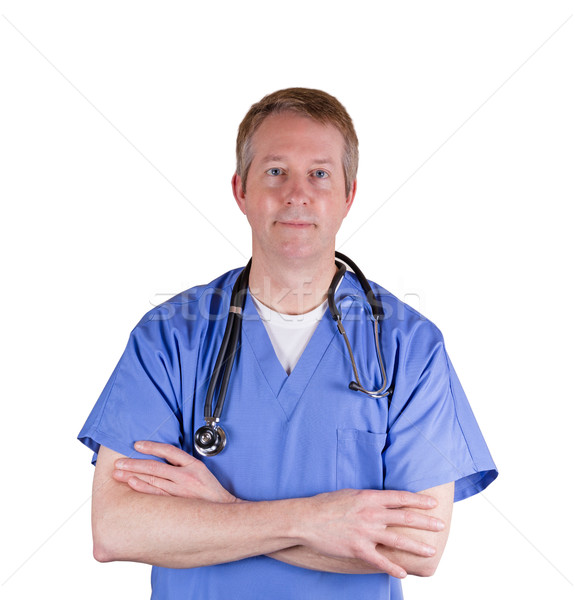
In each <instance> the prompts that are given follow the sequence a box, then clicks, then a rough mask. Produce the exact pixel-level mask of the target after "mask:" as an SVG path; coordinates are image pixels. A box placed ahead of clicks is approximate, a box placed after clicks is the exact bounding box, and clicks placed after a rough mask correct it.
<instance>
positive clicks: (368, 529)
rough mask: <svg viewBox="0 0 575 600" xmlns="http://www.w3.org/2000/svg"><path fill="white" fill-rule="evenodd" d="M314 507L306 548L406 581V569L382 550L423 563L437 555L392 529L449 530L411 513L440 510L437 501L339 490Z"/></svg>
mask: <svg viewBox="0 0 575 600" xmlns="http://www.w3.org/2000/svg"><path fill="white" fill-rule="evenodd" d="M309 501H310V503H311V506H310V509H311V510H310V512H309V513H308V514H309V516H310V518H306V516H305V515H304V516H303V520H302V526H303V530H302V533H301V543H302V544H304V545H305V546H307V547H308V548H310V549H312V550H313V551H315V552H318V553H320V554H323V555H324V556H331V557H333V558H336V559H354V560H361V561H363V562H364V563H367V564H368V565H371V566H372V567H375V568H376V569H377V570H379V571H382V572H385V573H389V574H390V575H392V576H394V577H399V578H402V577H405V576H406V571H405V569H404V568H403V567H402V566H400V565H397V564H395V563H394V562H393V561H392V560H390V559H389V558H388V557H386V556H385V555H384V554H383V553H382V551H384V548H382V546H384V547H387V548H391V549H396V550H402V551H404V552H408V553H411V554H413V555H416V556H423V557H431V556H433V555H434V554H435V552H436V549H435V548H434V547H433V546H430V545H428V544H425V543H423V542H419V541H417V540H416V539H413V538H412V537H410V536H409V535H404V534H400V533H398V532H397V531H393V530H390V529H389V528H390V527H402V528H410V529H414V530H415V529H418V530H427V531H433V532H438V531H441V530H442V529H444V527H445V524H444V523H443V521H442V520H441V519H438V518H436V517H433V516H428V515H425V514H422V513H420V512H414V511H410V510H408V509H409V508H415V509H423V510H429V509H432V508H435V507H436V506H437V501H436V500H435V499H434V498H433V497H431V496H426V495H424V494H412V493H410V492H404V491H391V490H339V491H337V492H330V493H326V494H319V495H318V496H314V497H313V498H310V499H309ZM414 533H415V532H414ZM378 550H380V551H378Z"/></svg>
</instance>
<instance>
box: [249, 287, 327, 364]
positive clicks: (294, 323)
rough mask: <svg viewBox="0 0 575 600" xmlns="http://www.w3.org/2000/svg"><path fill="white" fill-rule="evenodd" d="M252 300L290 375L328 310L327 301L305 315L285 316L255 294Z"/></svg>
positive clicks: (279, 357) (277, 353) (281, 361)
mask: <svg viewBox="0 0 575 600" xmlns="http://www.w3.org/2000/svg"><path fill="white" fill-rule="evenodd" d="M250 293H251V292H250ZM252 300H253V301H254V304H255V306H256V309H257V311H258V314H259V316H260V319H261V320H262V321H263V324H264V326H265V328H266V331H267V332H268V335H269V338H270V341H271V343H272V346H273V347H274V350H275V352H276V355H277V357H278V360H279V361H280V363H281V365H282V367H283V368H284V369H285V372H286V373H287V374H288V375H289V374H290V373H291V372H292V371H293V370H294V368H295V366H296V364H297V361H298V360H299V359H300V356H301V355H302V354H303V351H304V350H305V347H306V346H307V344H308V342H309V341H310V340H311V337H312V335H313V333H314V331H315V329H316V327H317V326H318V324H319V322H320V321H321V319H322V317H323V313H324V312H325V311H326V308H327V300H326V301H325V302H324V303H323V304H321V305H320V306H318V307H317V308H314V309H313V310H312V311H310V312H307V313H304V314H303V315H285V314H283V313H279V312H276V311H275V310H272V309H271V308H268V307H267V306H265V305H264V304H262V303H261V302H260V301H259V300H258V299H257V298H256V297H255V296H254V295H253V294H252Z"/></svg>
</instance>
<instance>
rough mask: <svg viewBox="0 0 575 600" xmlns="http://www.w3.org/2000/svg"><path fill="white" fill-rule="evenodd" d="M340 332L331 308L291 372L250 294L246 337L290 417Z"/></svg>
mask: <svg viewBox="0 0 575 600" xmlns="http://www.w3.org/2000/svg"><path fill="white" fill-rule="evenodd" d="M350 306H351V303H350V305H349V306H348V307H345V308H344V307H341V308H340V309H343V312H344V313H345V314H347V311H348V310H349V308H350ZM345 314H344V318H345ZM337 333H338V331H337V326H336V324H335V321H334V320H333V319H332V317H331V313H330V312H329V309H326V311H325V313H324V314H323V317H322V319H321V321H320V322H319V323H318V325H317V327H316V330H315V331H314V333H313V335H312V337H311V339H310V341H309V342H308V344H307V346H306V347H305V350H304V351H303V354H302V355H301V356H300V358H299V360H298V362H297V364H296V366H295V367H294V369H293V371H292V372H291V374H290V375H288V374H287V373H286V372H285V369H284V368H283V366H282V365H281V363H280V361H279V359H278V357H277V355H276V353H275V350H274V347H273V345H272V343H271V340H270V338H269V335H268V332H267V331H266V328H265V325H264V324H263V323H262V321H261V319H260V317H259V314H258V312H257V308H256V306H255V304H254V302H253V300H252V298H251V294H247V297H246V304H245V307H244V311H243V318H242V337H243V339H244V340H245V341H247V342H248V343H249V345H250V348H251V351H252V352H253V354H254V355H255V358H256V361H257V363H258V366H259V368H260V370H261V372H262V375H263V377H264V379H265V381H266V382H267V384H268V386H269V388H270V391H271V393H272V395H273V396H274V397H275V398H276V400H277V401H278V403H279V404H280V406H281V408H282V409H283V412H284V413H285V415H286V418H287V419H288V420H289V418H290V416H291V414H292V412H293V410H294V409H295V407H296V405H297V403H298V401H299V399H300V398H301V396H302V395H303V393H304V392H305V389H306V387H307V386H308V384H309V382H310V379H311V378H312V377H313V374H314V373H315V371H316V369H317V368H318V366H319V363H320V361H321V360H322V358H323V356H324V354H325V353H326V351H327V349H328V348H329V346H330V344H331V342H332V340H333V338H334V336H335V335H336V334H337ZM242 345H243V344H242Z"/></svg>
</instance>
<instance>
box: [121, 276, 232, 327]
mask: <svg viewBox="0 0 575 600" xmlns="http://www.w3.org/2000/svg"><path fill="white" fill-rule="evenodd" d="M241 270H242V268H237V269H232V270H231V271H228V272H227V273H224V274H223V275H220V276H219V277H217V278H216V279H214V280H213V281H211V282H209V283H206V284H202V285H198V286H194V287H191V288H189V289H187V290H184V291H182V292H180V293H179V294H176V295H175V296H173V297H172V298H170V299H169V300H166V301H165V302H162V304H159V305H158V306H155V307H154V308H152V309H151V310H149V311H148V312H147V313H146V314H145V315H144V316H143V317H142V318H141V319H140V321H139V322H138V323H137V324H136V326H135V327H134V329H133V330H132V332H131V334H132V335H133V336H134V335H136V336H138V335H146V334H165V333H166V332H168V331H172V332H173V331H180V332H186V333H188V334H189V333H191V332H192V331H194V330H198V329H202V327H203V326H204V324H206V323H209V322H210V321H219V320H221V319H225V316H226V315H227V309H228V307H229V304H230V299H231V292H232V288H233V285H234V282H235V280H236V278H237V276H238V275H239V273H240V272H241Z"/></svg>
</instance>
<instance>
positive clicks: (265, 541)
mask: <svg viewBox="0 0 575 600" xmlns="http://www.w3.org/2000/svg"><path fill="white" fill-rule="evenodd" d="M237 158H238V167H237V172H236V173H235V174H234V176H233V179H232V187H233V193H234V197H235V199H236V202H237V204H238V206H239V208H240V210H241V211H242V212H243V213H244V214H245V215H246V217H247V220H248V222H249V224H250V227H251V229H252V266H251V271H250V274H249V293H248V294H247V297H246V304H245V307H244V312H243V317H242V331H241V335H242V338H241V343H240V346H239V350H238V355H237V357H236V359H235V363H234V368H233V371H232V375H231V380H230V386H229V390H228V393H227V397H226V404H225V408H224V412H223V416H222V421H223V426H224V428H225V431H226V433H227V436H228V438H229V439H228V445H227V446H226V448H225V449H224V450H223V451H222V452H221V454H218V455H217V456H214V457H206V458H204V457H201V456H200V455H198V454H197V453H195V452H194V448H193V438H194V432H195V431H196V430H197V428H198V427H200V426H201V425H203V414H204V399H205V396H206V389H207V386H208V383H209V379H210V374H211V370H212V369H213V366H214V363H215V361H216V356H217V353H218V349H219V346H220V342H221V339H222V337H223V331H224V328H225V316H226V315H227V310H228V307H229V304H230V293H231V288H232V286H233V284H234V282H235V280H236V279H237V277H238V275H239V273H240V271H241V269H235V270H234V271H231V272H229V273H226V274H225V275H223V276H221V277H219V278H218V279H216V280H215V281H214V282H212V283H211V284H209V285H204V286H198V287H196V288H192V289H191V290H188V291H186V292H183V293H182V294H180V295H178V296H176V297H175V298H173V299H172V300H170V301H168V302H167V303H165V304H164V305H162V306H159V307H156V308H155V309H153V310H152V311H150V312H149V313H148V314H147V315H146V316H145V317H144V318H143V319H142V320H141V321H140V323H139V324H138V325H137V326H136V328H134V330H133V331H132V334H131V336H130V340H129V342H128V346H127V348H126V351H125V352H124V355H123V356H122V358H121V360H120V362H119V363H118V366H117V367H116V369H115V370H114V373H113V374H112V376H111V378H110V381H109V382H108V384H107V385H106V388H105V389H104V391H103V392H102V395H101V396H100V399H99V400H98V402H97V404H96V406H95V407H94V410H93V411H92V413H91V415H90V417H89V419H88V421H87V422H86V424H85V426H84V428H83V429H82V432H81V433H80V435H79V438H80V440H81V441H83V442H84V443H85V444H86V445H88V446H89V447H90V448H91V449H92V450H94V452H95V456H94V460H96V459H97V460H96V470H95V476H94V487H93V537H94V556H95V558H96V559H97V560H99V561H102V562H107V561H116V560H128V561H138V562H145V563H148V564H151V565H154V569H153V573H152V589H153V595H152V597H153V598H162V599H167V598H202V597H203V598H211V599H217V598H224V597H226V598H228V597H233V598H249V599H257V598H266V599H267V598H274V599H283V598H285V599H291V598H294V599H295V598H298V599H299V598H310V599H311V598H313V599H314V600H318V599H321V598H329V599H330V600H333V599H335V598H349V597H351V595H352V594H354V595H355V594H361V595H362V596H363V597H366V598H370V599H374V598H394V599H398V598H401V597H402V596H401V586H400V581H399V580H400V579H401V578H404V577H406V575H407V574H414V575H420V576H429V575H432V574H433V573H434V571H435V569H436V567H437V565H438V562H439V560H440V558H441V554H442V552H443V549H444V547H445V544H446V541H447V536H448V531H449V524H450V518H451V509H452V504H453V501H454V499H455V500H459V499H463V498H465V497H467V496H470V495H472V494H474V493H477V492H479V491H481V490H482V489H483V488H485V487H486V486H487V485H488V484H489V483H490V482H491V481H492V480H493V479H494V478H495V477H496V475H497V472H496V470H495V465H494V464H493V461H492V460H491V457H490V456H489V451H488V450H487V447H486V445H485V442H484V441H483V438H482V436H481V433H480V431H479V428H478V427H477V424H476V422H475V420H474V418H473V415H472V413H471V410H470V408H469V405H468V403H467V400H466V398H465V396H464V394H463V391H462V389H461V386H460V385H459V382H458V380H457V376H456V375H455V372H454V371H453V367H452V366H451V363H450V361H449V358H448V357H447V354H446V353H445V350H444V346H443V339H442V337H441V334H440V333H439V332H438V330H437V329H436V328H435V326H433V324H431V323H430V322H429V321H427V320H426V319H424V318H423V317H422V316H421V315H419V314H418V313H416V312H415V311H413V310H412V309H409V308H408V307H406V306H405V305H403V304H402V303H401V302H400V301H399V300H397V299H396V298H394V297H393V296H392V295H391V294H389V293H388V292H386V291H385V290H383V289H382V288H380V287H377V286H376V287H375V288H374V291H375V294H376V295H377V296H378V297H380V299H381V301H382V303H383V304H384V306H385V311H386V315H385V319H384V324H383V327H382V330H381V331H380V336H381V345H382V349H383V356H384V361H385V366H386V371H387V373H388V374H389V379H390V383H391V384H392V385H393V388H394V392H393V396H392V397H390V398H391V399H390V398H387V397H386V398H382V399H373V398H370V397H368V396H365V395H364V394H361V393H360V392H357V391H353V390H350V389H349V388H348V384H349V381H351V379H353V372H352V371H351V366H350V362H349V358H348V356H347V354H346V351H345V345H344V344H343V341H342V339H341V336H340V335H339V334H338V332H337V328H336V327H335V325H334V322H333V320H332V319H331V318H330V316H329V312H328V311H326V305H327V301H326V297H327V290H328V288H329V286H330V283H331V281H332V278H333V276H334V274H335V272H336V267H335V263H334V251H335V237H336V233H337V231H338V230H339V227H340V225H341V223H342V221H343V219H344V218H345V217H346V215H347V214H348V212H349V210H350V208H351V206H352V204H353V201H354V197H355V193H356V172H357V158H358V153H357V138H356V135H355V131H354V129H353V124H352V121H351V119H350V117H349V115H348V114H347V112H346V111H345V109H344V107H343V106H342V105H341V104H340V103H339V102H338V101H337V100H336V99H335V98H333V97H332V96H330V95H328V94H326V93H324V92H320V91H318V90H309V89H303V88H293V89H288V90H281V91H279V92H275V93H274V94H270V95H269V96H266V97H265V98H263V99H262V100H261V101H260V102H259V103H257V104H255V105H254V106H253V107H252V108H251V109H250V111H249V112H248V114H247V115H246V117H245V119H244V121H243V122H242V124H241V125H240V129H239V134H238V142H237ZM361 294H362V292H361V288H360V287H359V286H358V284H357V279H356V278H355V276H354V275H353V274H351V273H349V272H348V273H346V275H345V277H344V279H343V280H342V282H341V284H340V286H339V288H338V290H337V295H336V301H337V303H338V304H339V306H340V309H341V310H342V313H343V315H344V321H346V327H348V328H349V329H348V335H349V337H350V340H351V342H352V345H353V346H354V352H356V360H357V362H358V366H359V368H360V370H361V373H362V377H363V378H364V380H365V381H364V382H363V383H364V385H366V387H368V388H369V389H376V388H377V387H379V385H381V375H380V372H379V370H378V363H377V358H376V356H375V354H376V353H375V345H374V336H373V329H370V316H369V315H370V313H369V306H368V305H367V304H366V302H365V296H363V297H362V296H361ZM158 459H163V461H160V460H158ZM200 459H201V460H200Z"/></svg>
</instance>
